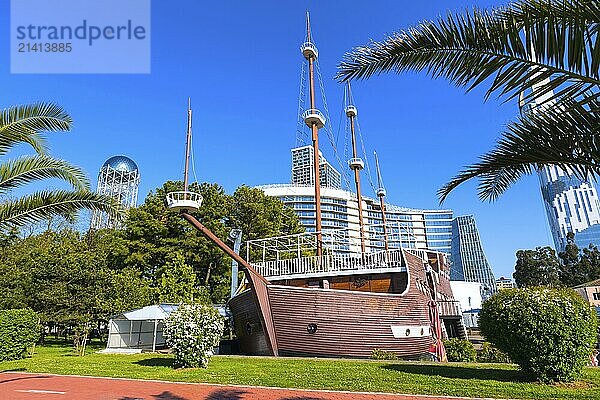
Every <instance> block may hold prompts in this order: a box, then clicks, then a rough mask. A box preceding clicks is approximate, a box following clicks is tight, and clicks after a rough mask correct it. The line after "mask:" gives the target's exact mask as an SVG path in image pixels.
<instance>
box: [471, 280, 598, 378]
mask: <svg viewBox="0 0 600 400" xmlns="http://www.w3.org/2000/svg"><path fill="white" fill-rule="evenodd" d="M479 326H480V328H481V333H482V334H483V336H484V337H485V338H486V339H487V340H489V341H490V342H492V343H493V344H494V346H496V347H497V348H498V349H499V350H500V351H502V352H504V353H506V355H508V357H509V358H510V359H511V360H512V361H514V362H515V363H517V364H519V366H520V367H521V369H522V370H523V371H525V372H526V373H529V374H531V375H532V377H534V378H536V379H538V380H540V381H542V382H552V381H567V382H568V381H572V380H574V379H576V378H577V377H579V376H580V374H581V372H582V370H583V367H584V366H585V365H586V364H587V362H588V360H589V355H590V353H591V351H592V348H593V345H594V344H595V342H596V326H597V320H596V313H595V312H594V310H593V309H592V308H591V307H590V306H589V305H588V304H587V303H586V302H585V300H584V299H583V298H582V297H581V296H579V295H578V294H577V293H576V292H575V291H574V290H572V289H551V288H548V287H534V288H527V289H508V290H503V291H501V292H499V293H497V294H496V295H494V296H492V297H490V298H489V299H488V300H486V301H485V303H483V306H482V308H481V313H480V315H479Z"/></svg>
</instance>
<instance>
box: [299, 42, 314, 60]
mask: <svg viewBox="0 0 600 400" xmlns="http://www.w3.org/2000/svg"><path fill="white" fill-rule="evenodd" d="M300 50H301V51H302V55H303V56H304V58H306V59H307V60H310V59H311V58H312V59H314V60H316V59H317V57H319V51H318V50H317V46H315V45H314V43H313V42H304V43H302V46H300Z"/></svg>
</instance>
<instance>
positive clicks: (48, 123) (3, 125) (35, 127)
mask: <svg viewBox="0 0 600 400" xmlns="http://www.w3.org/2000/svg"><path fill="white" fill-rule="evenodd" d="M72 123H73V121H72V119H71V117H70V116H69V115H68V114H67V113H66V112H65V111H64V110H63V108H62V107H60V106H58V105H56V104H53V103H35V104H28V105H22V106H15V107H10V108H7V109H4V110H2V111H0V155H2V154H5V153H6V152H7V151H8V150H9V149H10V148H11V147H12V146H14V145H15V144H18V143H23V142H24V143H28V144H30V145H31V146H32V147H33V148H34V149H35V151H36V152H38V153H40V154H43V153H44V152H45V151H46V142H45V140H44V138H43V137H42V136H41V135H40V134H41V133H43V132H59V131H69V130H70V129H71V125H72Z"/></svg>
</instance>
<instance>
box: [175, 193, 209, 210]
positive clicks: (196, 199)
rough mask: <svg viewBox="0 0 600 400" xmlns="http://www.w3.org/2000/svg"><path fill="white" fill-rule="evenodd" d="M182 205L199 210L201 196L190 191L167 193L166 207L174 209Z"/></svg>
mask: <svg viewBox="0 0 600 400" xmlns="http://www.w3.org/2000/svg"><path fill="white" fill-rule="evenodd" d="M182 205H188V206H189V205H193V206H195V207H196V208H199V207H200V205H202V195H201V194H200V193H194V192H190V191H179V192H170V193H167V206H169V207H170V208H176V207H179V206H182Z"/></svg>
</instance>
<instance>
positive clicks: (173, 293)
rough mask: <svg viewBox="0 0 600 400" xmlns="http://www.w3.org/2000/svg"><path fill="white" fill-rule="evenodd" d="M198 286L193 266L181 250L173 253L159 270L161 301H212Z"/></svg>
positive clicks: (159, 297)
mask: <svg viewBox="0 0 600 400" xmlns="http://www.w3.org/2000/svg"><path fill="white" fill-rule="evenodd" d="M198 286H199V285H197V284H196V274H194V270H193V268H192V267H191V266H190V265H188V264H186V262H185V258H184V257H183V255H182V254H181V253H180V252H177V253H175V254H173V255H172V256H171V257H170V258H169V260H168V261H167V263H166V264H165V265H164V266H163V267H161V268H160V269H159V270H158V288H157V289H158V301H159V302H161V303H178V304H179V303H187V304H192V303H194V302H196V303H198V302H200V303H202V302H205V301H206V300H208V301H210V300H209V299H207V298H206V295H203V292H202V291H201V290H200V289H198Z"/></svg>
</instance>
